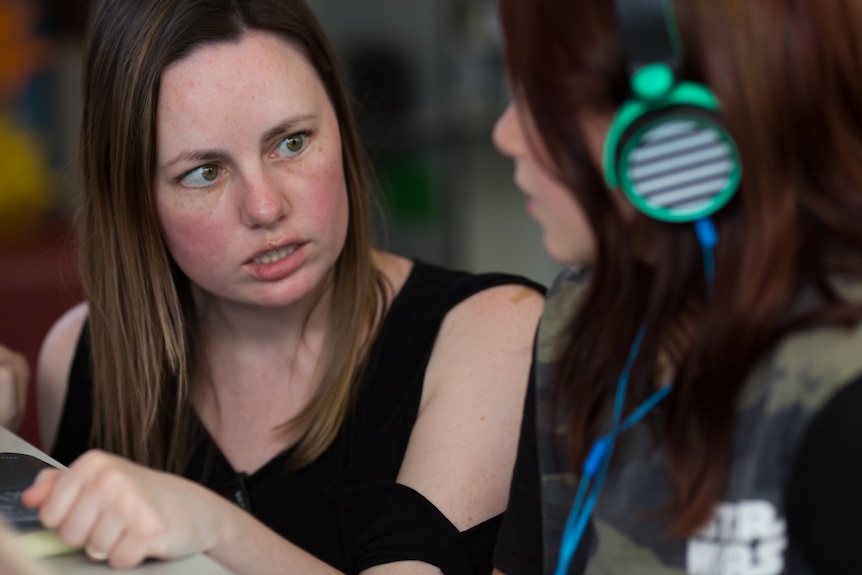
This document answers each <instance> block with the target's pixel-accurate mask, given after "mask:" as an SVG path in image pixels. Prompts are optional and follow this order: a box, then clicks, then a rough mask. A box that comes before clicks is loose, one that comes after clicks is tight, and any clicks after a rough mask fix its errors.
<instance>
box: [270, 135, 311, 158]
mask: <svg viewBox="0 0 862 575" xmlns="http://www.w3.org/2000/svg"><path fill="white" fill-rule="evenodd" d="M307 139H308V137H307V135H306V134H293V135H291V136H288V137H286V138H285V139H283V140H282V141H280V142H279V143H278V146H276V151H277V152H278V153H279V154H281V155H282V156H288V157H290V156H295V155H297V154H298V153H299V152H301V151H302V149H303V148H305V142H306V141H307Z"/></svg>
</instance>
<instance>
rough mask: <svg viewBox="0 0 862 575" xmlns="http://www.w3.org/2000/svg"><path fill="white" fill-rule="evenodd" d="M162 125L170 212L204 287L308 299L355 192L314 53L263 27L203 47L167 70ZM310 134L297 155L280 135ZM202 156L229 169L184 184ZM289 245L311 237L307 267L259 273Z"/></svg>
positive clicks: (189, 269) (263, 301)
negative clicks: (258, 266) (269, 276)
mask: <svg viewBox="0 0 862 575" xmlns="http://www.w3.org/2000/svg"><path fill="white" fill-rule="evenodd" d="M286 124H290V126H288V127H285V129H283V130H281V129H280V128H281V127H283V126H285V125H286ZM157 129H158V170H157V174H156V190H155V191H156V204H157V209H158V215H159V219H160V222H161V224H162V228H163V230H164V234H165V239H166V242H167V245H168V249H169V250H170V253H171V255H172V256H173V258H174V260H175V261H176V262H177V265H179V267H180V268H181V269H182V270H183V272H185V273H186V275H188V277H189V278H190V279H191V281H192V282H193V283H194V284H195V285H196V286H197V287H199V288H200V291H201V293H202V294H203V297H211V298H215V299H217V300H218V301H219V302H220V303H221V304H223V305H236V304H239V305H242V306H248V305H252V306H265V307H274V306H287V305H290V304H293V303H295V302H297V301H300V300H302V299H303V298H308V297H309V296H310V294H312V293H313V292H314V290H315V289H316V288H317V287H318V286H319V285H320V284H321V282H322V281H323V279H324V278H325V277H326V275H327V273H328V272H329V270H330V269H331V268H332V266H333V265H334V263H335V261H336V260H337V258H338V255H339V254H340V253H341V250H342V248H343V246H344V241H345V237H346V233H347V223H348V199H347V189H346V184H345V179H344V173H343V169H342V159H341V140H340V135H339V130H338V122H337V118H336V116H335V111H334V109H333V108H332V105H331V103H330V101H329V98H328V97H327V95H326V91H325V89H324V87H323V85H322V84H321V82H320V80H319V79H318V77H317V74H316V73H315V71H314V69H313V67H312V66H311V65H310V64H309V62H308V60H307V59H306V57H305V56H304V54H303V53H302V52H301V51H300V50H298V49H297V48H296V47H294V46H293V45H292V44H290V43H289V42H287V41H285V40H283V39H281V38H279V37H277V36H275V35H272V34H269V33H262V32H252V33H248V34H246V35H245V36H244V37H243V38H242V40H240V41H239V42H236V43H219V44H215V45H211V46H206V47H202V48H199V49H197V50H195V51H194V52H192V54H190V55H189V56H188V57H186V58H185V59H183V60H180V61H179V62H176V63H174V64H172V65H171V66H170V67H168V68H167V70H166V71H165V73H164V75H163V77H162V84H161V91H160V96H159V103H158V119H157ZM301 132H302V133H307V139H306V140H305V143H304V145H303V146H302V149H301V150H300V151H299V152H298V153H296V154H292V153H291V154H286V153H285V146H284V145H283V144H281V145H280V142H283V141H284V139H285V138H287V137H288V136H291V135H295V134H298V133H301ZM204 153H206V154H207V155H206V157H205V158H203V159H202V158H201V157H197V158H190V157H189V156H190V155H192V154H198V155H199V156H200V155H203V154H204ZM201 166H215V167H217V170H216V171H215V172H214V173H215V174H216V176H215V178H214V179H213V181H212V182H209V181H208V180H204V179H201V178H200V177H198V178H197V180H196V181H197V182H199V183H200V182H203V183H207V184H208V185H207V186H206V187H202V188H201V187H190V186H188V185H184V182H183V181H181V180H182V178H183V176H184V175H186V174H188V173H190V172H192V171H193V170H195V169H197V168H200V167H201ZM208 173H213V172H208ZM286 244H296V245H301V246H302V248H301V250H302V262H301V265H299V266H298V267H297V269H296V270H295V271H293V272H292V273H291V274H290V275H289V276H288V277H286V278H283V279H279V280H278V281H261V280H260V279H257V278H255V277H253V276H252V275H250V273H249V269H248V265H247V264H248V263H249V262H250V260H251V258H253V257H254V256H256V255H259V254H260V253H261V251H263V250H266V249H271V248H273V247H278V246H282V245H286Z"/></svg>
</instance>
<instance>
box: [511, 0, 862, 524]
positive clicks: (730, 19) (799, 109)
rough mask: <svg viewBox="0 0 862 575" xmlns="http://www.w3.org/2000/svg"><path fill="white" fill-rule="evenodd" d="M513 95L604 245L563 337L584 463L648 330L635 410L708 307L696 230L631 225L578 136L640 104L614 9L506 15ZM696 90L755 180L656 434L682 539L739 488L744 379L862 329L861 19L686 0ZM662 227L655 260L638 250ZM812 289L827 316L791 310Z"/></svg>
mask: <svg viewBox="0 0 862 575" xmlns="http://www.w3.org/2000/svg"><path fill="white" fill-rule="evenodd" d="M499 4H500V10H501V17H502V24H503V31H504V36H505V44H506V64H507V69H508V73H509V76H510V80H511V83H512V85H513V91H514V93H515V94H516V97H517V98H519V99H520V100H521V101H522V102H523V103H524V104H526V107H527V108H528V109H529V111H530V114H531V115H532V119H533V121H534V123H535V126H536V130H535V131H536V133H537V134H538V137H540V138H541V140H542V143H543V145H544V146H545V148H546V149H547V150H548V152H549V154H550V157H551V161H552V162H553V166H550V167H551V168H552V169H553V171H554V172H556V173H557V174H559V177H560V178H561V179H562V180H563V182H564V183H565V184H566V185H567V186H568V188H569V189H570V190H571V192H572V194H573V195H574V197H575V198H576V200H577V201H578V203H579V204H580V206H581V207H582V209H583V210H584V212H585V214H586V216H587V220H588V222H589V225H590V226H591V228H592V232H593V233H594V235H595V238H596V245H597V254H596V261H595V263H594V266H593V269H592V275H591V280H590V284H589V287H588V289H587V291H586V293H585V295H584V299H583V301H582V302H581V305H580V306H579V307H578V311H577V313H576V315H575V317H573V318H572V319H571V321H570V322H569V324H568V327H567V328H566V329H565V330H564V331H563V333H562V335H561V341H560V342H559V347H558V348H557V349H558V354H557V356H556V359H558V364H557V368H556V371H555V374H554V376H553V377H554V379H553V393H554V394H555V395H556V397H557V398H558V399H559V400H560V401H558V402H557V403H556V405H558V406H559V412H558V413H557V414H556V417H559V418H560V420H561V421H562V422H564V423H566V424H567V430H568V431H567V433H568V445H567V446H566V448H567V450H568V452H569V455H570V456H571V458H572V459H571V460H572V461H573V462H574V463H575V464H576V465H577V464H578V463H579V462H581V461H583V459H584V457H585V456H586V454H587V452H588V450H589V448H590V446H591V444H592V442H593V441H594V440H595V439H596V438H597V437H598V435H600V434H601V433H604V431H606V425H607V420H606V419H605V417H604V416H605V415H606V414H607V413H608V409H609V405H610V402H611V401H612V397H613V394H614V393H615V391H616V386H617V381H618V379H619V376H620V372H621V371H622V369H623V366H624V364H625V361H626V358H627V355H628V353H629V348H630V347H631V345H632V342H633V340H634V339H635V335H636V333H637V332H638V330H639V328H640V326H641V325H646V335H645V337H644V340H643V345H642V346H641V349H640V353H639V355H638V358H637V360H636V362H635V364H634V367H633V370H632V373H631V376H630V380H629V381H630V383H629V386H630V387H629V390H630V393H629V396H628V401H627V409H632V408H633V407H634V406H635V405H636V404H637V403H639V401H640V400H642V399H644V398H645V397H646V396H647V395H648V394H649V393H650V392H651V390H652V387H653V386H654V377H655V374H656V370H657V356H658V350H659V348H660V346H662V342H663V338H666V337H667V334H668V331H669V330H670V329H671V326H672V324H673V322H674V321H675V320H676V319H677V318H678V317H679V316H680V314H682V313H685V312H684V309H683V308H684V306H686V305H688V304H689V303H690V302H692V301H695V302H700V303H701V304H703V303H705V301H706V296H705V285H704V279H703V278H704V272H703V263H702V259H701V257H702V256H701V250H700V247H699V244H698V243H697V239H696V237H695V234H694V232H693V231H692V226H688V225H680V224H669V223H664V222H660V221H656V220H652V219H649V218H647V217H646V216H644V215H642V214H640V213H637V214H636V215H635V218H634V221H626V220H624V218H623V216H622V215H621V212H620V210H619V209H618V207H617V206H616V205H615V199H614V198H612V194H613V193H615V192H612V191H609V190H608V188H607V186H606V185H605V183H604V180H603V176H602V174H601V172H600V170H599V168H598V167H597V166H596V165H595V163H594V162H593V161H592V160H591V159H590V155H589V153H588V151H587V147H586V144H585V138H584V134H583V132H582V129H581V127H580V125H579V122H578V116H579V115H582V114H606V115H611V114H613V113H614V111H615V110H616V109H617V108H619V106H620V105H621V104H622V103H623V102H624V100H625V99H626V98H627V97H628V94H629V87H628V75H627V63H626V60H625V57H624V53H623V47H622V41H621V38H620V34H619V30H618V26H617V21H616V18H615V14H614V8H613V6H614V3H613V2H610V1H608V0H581V1H577V2H572V1H571V0H531V1H530V2H525V1H522V0H499ZM674 7H675V13H676V18H677V21H678V26H679V30H680V34H681V38H682V43H683V45H684V47H685V53H684V57H683V62H682V68H681V71H680V72H681V76H682V78H684V79H688V80H692V81H697V82H701V83H703V84H706V85H707V86H708V87H709V88H710V89H711V90H712V91H713V92H714V93H715V94H716V96H717V97H718V99H719V101H720V102H721V112H720V113H721V119H722V121H723V123H724V125H725V127H726V129H727V130H728V132H729V133H730V134H731V135H732V136H733V138H734V139H735V141H736V143H737V146H738V148H739V153H740V158H741V161H742V182H741V186H740V189H739V191H738V192H737V194H736V196H735V197H734V198H733V199H732V200H731V202H730V203H729V204H728V205H727V206H726V207H724V208H723V209H722V210H721V211H719V212H718V213H717V214H715V215H714V216H713V220H714V222H715V225H716V228H717V230H718V233H719V238H720V242H719V244H718V246H717V248H716V252H715V275H716V280H715V285H714V286H713V291H714V295H713V297H712V298H711V299H709V301H708V305H702V306H700V307H701V309H702V312H700V313H699V314H698V315H697V317H696V321H695V322H694V330H693V332H692V334H691V341H690V342H689V347H688V351H687V353H686V354H685V357H684V358H683V359H682V361H681V364H680V365H679V369H678V372H677V377H676V379H675V381H674V389H673V391H672V393H671V395H670V396H669V398H668V399H667V400H666V403H665V409H664V410H663V415H662V418H661V421H660V422H659V424H658V429H656V430H655V432H656V436H657V437H658V438H659V441H660V443H661V446H662V448H663V450H664V453H665V456H666V460H667V465H668V469H669V473H670V477H671V481H672V484H673V488H674V500H673V501H672V502H671V505H670V509H669V511H670V512H671V513H672V519H673V520H672V522H671V525H670V530H669V531H670V534H672V535H677V536H685V535H688V534H690V533H692V532H693V531H694V530H696V529H697V528H698V527H699V526H701V525H702V524H703V523H705V522H706V520H707V519H708V518H709V517H710V515H711V513H712V511H713V509H714V506H715V504H716V502H717V501H718V500H719V498H720V496H721V493H722V491H723V489H724V485H725V480H726V477H727V470H728V465H729V459H730V453H731V447H732V439H733V438H732V433H733V418H734V406H735V403H736V401H737V398H738V397H739V394H740V390H741V388H742V386H743V383H744V381H745V378H746V375H747V374H748V373H749V371H750V370H751V369H752V367H753V366H754V364H755V362H756V361H757V360H758V359H759V358H761V357H762V356H763V355H764V353H766V352H767V351H768V350H769V349H770V348H771V347H773V346H774V345H775V344H776V342H777V341H778V340H779V339H780V338H782V337H783V336H785V335H786V334H788V333H789V332H791V331H793V330H798V329H802V328H803V327H808V326H811V325H816V324H824V323H829V322H832V323H834V322H846V323H851V322H854V321H858V320H859V318H860V316H862V311H860V309H859V308H858V307H857V306H854V305H852V304H850V303H848V302H846V301H844V300H842V299H841V298H840V297H839V296H838V294H836V293H835V292H834V290H833V289H831V288H830V284H829V282H828V281H827V279H828V278H829V277H830V276H835V275H842V274H843V275H850V276H852V277H857V278H858V277H859V276H860V275H862V274H860V266H859V254H862V225H860V222H862V106H860V105H859V102H862V77H860V74H859V73H858V71H859V70H860V69H862V36H860V35H859V33H858V31H859V30H860V29H862V4H860V3H858V2H850V1H843V0H836V1H832V2H796V1H792V0H778V1H773V2H754V1H751V0H675V1H674ZM635 229H638V230H646V231H647V233H648V237H649V238H650V241H651V249H652V252H653V253H654V255H655V262H654V263H650V264H645V263H644V262H643V258H639V257H637V256H636V254H634V253H633V250H632V244H631V241H630V238H631V237H632V233H633V230H635ZM801 290H816V292H817V293H819V294H820V296H821V300H822V302H823V304H822V305H820V306H819V307H818V308H817V309H815V310H814V311H812V312H810V313H806V314H805V315H802V316H801V315H796V316H794V315H793V314H791V313H790V306H791V303H792V302H793V300H794V299H795V298H796V297H797V296H798V295H799V293H800V292H801Z"/></svg>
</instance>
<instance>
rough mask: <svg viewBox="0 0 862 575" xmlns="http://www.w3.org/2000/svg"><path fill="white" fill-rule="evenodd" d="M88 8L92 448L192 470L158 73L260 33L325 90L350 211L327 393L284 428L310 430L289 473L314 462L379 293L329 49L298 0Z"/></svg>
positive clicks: (334, 283)
mask: <svg viewBox="0 0 862 575" xmlns="http://www.w3.org/2000/svg"><path fill="white" fill-rule="evenodd" d="M90 11H91V12H90V15H89V23H88V31H87V38H86V43H85V51H84V58H83V98H84V101H83V107H84V111H83V119H82V127H81V141H80V145H81V188H80V195H79V202H78V209H77V234H78V239H79V247H80V259H81V273H82V277H83V282H84V285H85V289H86V295H87V300H88V303H89V307H90V316H89V330H90V334H91V341H92V359H93V363H92V368H93V379H94V395H95V397H94V417H95V421H94V424H93V443H94V445H96V446H98V447H101V448H104V449H107V450H109V451H112V452H115V453H119V454H122V455H124V456H127V457H129V458H131V459H133V460H135V461H138V462H140V463H144V464H147V465H150V466H154V467H158V468H165V469H170V470H174V471H181V470H182V469H183V468H184V465H185V461H186V458H187V457H188V449H189V440H188V437H187V433H188V431H189V429H190V420H191V417H190V412H189V407H188V405H187V398H188V390H189V382H190V378H191V374H192V372H193V371H194V370H195V369H196V367H198V366H197V364H196V361H195V351H196V350H195V329H194V320H193V318H194V311H193V301H192V298H191V292H190V286H189V281H188V278H186V277H185V275H184V274H183V273H182V271H181V270H179V268H177V266H176V265H175V264H174V263H173V261H172V259H171V257H170V254H169V253H168V251H167V249H166V247H165V244H164V242H163V239H162V233H161V229H160V225H159V221H158V218H157V216H156V211H155V206H154V199H153V180H154V173H155V169H156V141H157V138H156V107H157V103H158V98H159V86H160V81H161V75H162V73H163V72H164V70H165V68H166V67H167V66H168V65H170V64H171V63H173V62H176V61H178V60H180V59H182V58H184V57H185V56H187V55H189V54H190V53H191V52H192V51H194V50H195V49H197V48H198V47H200V46H202V45H207V44H213V43H221V42H238V41H239V40H240V39H241V38H242V36H243V34H244V33H246V32H247V31H248V30H264V31H270V32H273V33H275V34H277V35H280V36H281V37H283V38H286V39H288V40H289V41H291V42H293V43H295V44H296V45H298V46H300V47H301V48H302V49H303V50H304V52H305V54H306V55H307V57H308V59H309V61H310V62H311V64H312V65H313V66H314V68H315V69H316V71H317V73H318V75H319V77H320V79H321V81H322V82H323V85H324V86H325V88H326V90H327V93H328V95H329V98H330V100H331V103H332V105H333V107H334V109H335V113H336V116H337V118H338V122H339V126H340V134H341V142H342V157H343V164H344V173H345V178H346V183H347V194H348V202H349V212H350V217H349V222H348V230H347V239H346V243H345V247H344V250H343V251H342V253H341V255H340V256H339V258H338V261H337V262H336V264H335V266H334V269H333V271H332V275H331V278H330V281H331V290H332V296H331V299H332V302H333V303H332V306H333V309H332V312H331V313H330V314H329V317H330V318H331V319H330V326H329V330H328V334H329V335H328V340H327V342H326V346H325V349H324V352H323V356H322V357H321V359H320V363H319V365H320V366H321V367H320V372H319V373H320V378H321V382H320V385H319V388H318V391H317V393H316V394H315V396H314V397H313V398H312V400H311V402H310V403H309V405H308V406H307V407H306V408H305V409H304V410H303V411H302V412H301V413H300V414H299V415H297V416H296V417H295V418H293V419H292V420H290V421H286V422H285V425H284V428H283V431H285V433H288V432H291V431H297V430H300V431H301V432H302V435H301V438H300V440H299V442H298V444H297V446H296V448H295V451H294V453H293V455H292V458H291V461H290V466H291V467H292V468H299V467H302V466H304V465H307V464H308V463H310V462H311V461H313V460H314V459H315V458H316V457H318V456H319V455H320V453H322V452H323V451H324V450H325V449H326V447H327V446H328V445H329V444H331V442H332V441H333V439H334V437H335V434H336V432H337V430H338V429H339V428H340V426H341V422H342V421H343V419H344V417H345V415H346V413H347V410H348V407H349V404H350V398H351V391H352V388H353V384H354V382H355V381H356V378H357V375H358V373H359V372H360V370H361V367H362V364H363V359H364V355H365V352H366V351H367V342H368V341H369V340H370V339H371V338H372V336H373V334H372V333H371V332H372V330H373V326H374V324H375V319H376V318H377V317H378V316H379V315H380V313H381V311H380V310H381V306H382V305H383V302H384V296H385V286H384V281H383V278H382V274H381V273H380V272H379V270H377V269H376V268H375V266H374V265H373V263H372V260H371V258H372V256H371V250H372V246H373V238H372V227H371V220H370V214H369V212H370V205H371V203H372V201H371V200H372V198H371V194H370V188H369V183H368V180H367V171H366V169H367V162H366V159H365V156H364V152H363V150H362V148H361V146H360V144H359V139H358V136H357V133H356V130H355V126H354V120H353V116H352V112H351V109H350V103H349V97H348V94H347V90H346V88H345V86H344V83H343V81H342V79H341V76H340V73H339V71H338V68H337V63H336V59H335V56H334V53H333V50H332V48H331V46H330V45H329V42H328V40H327V39H326V36H325V34H324V32H323V30H322V28H321V26H320V25H319V23H318V22H317V20H316V19H315V17H314V15H313V13H312V12H311V10H310V9H309V8H308V6H307V5H306V4H305V3H304V2H303V1H302V0H145V1H139V0H134V1H132V0H96V1H95V2H94V3H93V5H92V6H91V7H90Z"/></svg>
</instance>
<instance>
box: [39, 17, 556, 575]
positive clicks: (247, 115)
mask: <svg viewBox="0 0 862 575" xmlns="http://www.w3.org/2000/svg"><path fill="white" fill-rule="evenodd" d="M83 78H84V83H83V84H84V116H83V123H82V139H81V156H82V166H81V176H82V177H81V192H80V210H79V213H78V214H77V232H78V241H79V247H80V251H81V266H82V277H83V280H84V284H85V288H86V294H87V301H86V302H83V303H81V304H80V305H78V306H76V307H75V308H73V309H72V310H70V311H69V312H68V313H67V314H66V315H65V316H64V317H62V318H61V319H60V320H59V321H58V322H57V324H56V325H55V326H54V328H53V329H52V330H51V332H50V333H49V335H48V337H47V338H46V341H45V343H44V345H43V348H42V352H41V355H40V365H39V370H38V373H39V379H38V382H37V385H38V391H39V400H40V401H39V406H38V407H39V417H40V431H41V437H42V440H43V447H45V449H46V451H50V453H51V454H52V455H53V456H54V457H55V458H56V459H58V460H59V461H61V462H63V463H67V464H69V469H68V470H66V471H59V470H54V471H48V472H45V473H43V474H42V475H40V476H39V478H38V479H37V481H36V483H35V484H34V486H33V487H31V488H30V489H29V490H28V491H27V492H26V493H25V494H24V497H23V498H24V501H25V503H26V504H28V505H31V506H34V507H38V508H39V513H40V518H41V519H42V522H43V523H44V524H45V525H46V526H47V527H49V528H53V529H57V530H58V533H59V535H60V537H61V538H62V539H63V540H64V541H65V542H66V543H68V544H71V545H80V546H82V547H84V548H85V549H86V551H87V553H88V554H89V555H90V556H91V557H93V558H102V559H104V560H106V561H108V562H109V563H110V565H111V566H113V567H116V568H125V567H130V566H134V565H137V564H139V563H141V562H142V561H144V560H145V559H147V558H157V559H169V558H175V557H181V556H185V555H189V554H192V553H199V552H203V553H207V554H209V555H211V556H212V557H213V558H214V559H216V560H217V561H219V562H221V563H222V564H224V565H225V566H226V567H227V568H229V569H230V570H232V571H234V572H236V573H238V574H246V573H248V574H251V573H266V574H269V573H273V572H280V573H297V574H300V573H301V574H314V573H321V574H323V573H366V574H374V575H377V574H379V575H385V574H387V573H399V574H400V573H411V574H412V573H415V574H423V573H429V574H430V573H439V572H441V571H442V572H443V573H447V574H456V575H460V574H464V575H466V574H473V573H490V571H491V568H492V567H491V552H492V550H493V546H494V542H495V540H496V533H497V530H498V528H499V526H500V523H501V517H502V512H503V510H504V509H505V507H506V501H507V492H508V485H509V479H510V477H511V473H512V466H513V463H514V459H515V451H516V442H517V429H518V425H519V422H520V417H521V404H522V402H523V397H524V391H525V387H526V382H527V379H528V371H529V365H530V350H531V348H532V342H533V336H534V333H535V329H536V325H537V320H538V316H539V313H540V309H541V305H542V293H543V290H542V288H541V286H538V285H536V284H535V283H533V282H531V281H529V280H527V279H524V278H520V277H517V276H511V275H505V274H491V273H487V274H471V273H466V272H461V271H454V270H447V269H444V268H441V267H438V266H434V265H431V264H428V263H426V262H422V261H420V260H416V259H409V258H405V257H402V256H399V255H396V254H394V253H390V252H385V251H382V250H380V249H377V248H376V247H375V245H374V242H373V239H372V237H371V231H370V228H371V226H370V214H369V212H370V205H371V203H372V202H371V197H370V185H369V182H368V181H367V179H366V176H365V169H364V162H365V160H364V156H363V154H362V150H361V145H360V141H359V137H358V135H357V134H356V131H355V128H354V126H353V119H352V115H351V111H350V108H349V105H348V97H347V94H346V92H345V89H344V87H343V85H342V82H341V79H340V77H339V75H338V72H337V66H336V64H335V61H334V58H333V56H332V52H331V49H330V47H329V45H328V42H327V41H326V39H325V37H324V35H323V32H322V30H321V29H320V27H319V25H318V24H317V22H316V21H315V19H314V16H313V15H312V14H311V12H310V11H309V9H308V7H307V6H306V5H305V4H304V3H303V2H302V1H301V0H290V1H284V0H207V1H206V2H191V1H189V0H147V1H145V2H141V1H140V0H96V1H95V2H94V4H93V5H92V7H91V14H90V20H89V24H88V33H87V43H86V50H85V54H84V69H83ZM130 128H133V129H130Z"/></svg>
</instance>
